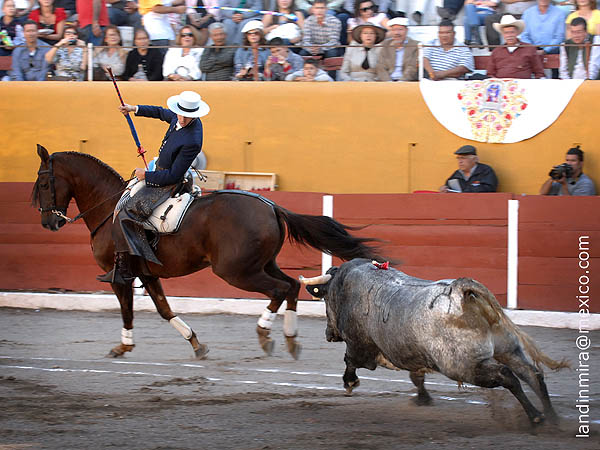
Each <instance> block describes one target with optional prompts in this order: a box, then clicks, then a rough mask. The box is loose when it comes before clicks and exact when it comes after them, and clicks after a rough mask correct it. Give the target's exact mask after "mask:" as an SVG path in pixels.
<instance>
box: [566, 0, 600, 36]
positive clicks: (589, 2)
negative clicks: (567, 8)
mask: <svg viewBox="0 0 600 450" xmlns="http://www.w3.org/2000/svg"><path fill="white" fill-rule="evenodd" d="M576 17H582V18H584V19H585V21H586V22H587V32H588V34H591V35H594V36H595V35H600V11H599V10H597V9H596V0H575V11H573V12H572V13H571V14H569V15H568V16H567V20H566V21H565V23H566V24H567V32H566V38H567V39H571V29H570V25H571V21H572V20H573V19H575V18H576Z"/></svg>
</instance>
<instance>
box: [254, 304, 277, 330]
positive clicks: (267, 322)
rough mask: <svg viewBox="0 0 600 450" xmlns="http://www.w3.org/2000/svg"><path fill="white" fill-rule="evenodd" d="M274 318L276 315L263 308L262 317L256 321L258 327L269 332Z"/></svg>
mask: <svg viewBox="0 0 600 450" xmlns="http://www.w3.org/2000/svg"><path fill="white" fill-rule="evenodd" d="M275 317H277V313H274V312H271V311H270V310H269V308H265V310H264V311H263V313H262V315H261V316H260V319H258V326H259V327H261V328H266V329H267V330H270V329H271V327H272V326H273V321H274V320H275Z"/></svg>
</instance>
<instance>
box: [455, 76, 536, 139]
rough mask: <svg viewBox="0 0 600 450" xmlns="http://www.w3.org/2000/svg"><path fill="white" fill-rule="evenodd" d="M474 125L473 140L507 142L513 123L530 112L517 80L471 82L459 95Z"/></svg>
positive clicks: (523, 90) (524, 94)
mask: <svg viewBox="0 0 600 450" xmlns="http://www.w3.org/2000/svg"><path fill="white" fill-rule="evenodd" d="M457 96H458V100H459V101H460V102H461V105H462V110H463V112H464V113H465V114H466V115H467V118H468V120H469V122H470V123H471V131H472V133H473V139H475V140H476V141H479V142H496V143H498V142H503V141H504V136H505V135H506V132H507V131H508V129H509V128H510V127H511V125H512V124H513V122H514V121H515V120H517V119H518V118H519V116H520V115H521V113H522V111H524V110H525V108H527V97H526V92H525V89H524V88H522V87H520V86H519V82H518V81H517V80H499V79H496V78H490V79H487V80H481V81H479V80H478V81H469V82H467V83H465V87H464V88H463V89H461V90H460V91H459V93H458V94H457Z"/></svg>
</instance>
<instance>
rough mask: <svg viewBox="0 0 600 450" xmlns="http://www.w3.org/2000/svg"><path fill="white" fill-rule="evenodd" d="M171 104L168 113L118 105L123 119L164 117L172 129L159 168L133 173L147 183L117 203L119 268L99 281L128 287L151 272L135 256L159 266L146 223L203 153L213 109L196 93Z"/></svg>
mask: <svg viewBox="0 0 600 450" xmlns="http://www.w3.org/2000/svg"><path fill="white" fill-rule="evenodd" d="M167 106H168V107H169V109H165V108H161V107H159V106H147V105H138V106H131V105H128V104H123V105H122V106H119V111H121V113H123V115H127V114H129V113H130V112H133V113H135V115H136V116H141V117H152V118H154V119H160V120H162V121H163V122H167V123H169V128H168V130H167V132H166V134H165V137H164V138H163V141H162V144H161V147H160V150H159V156H158V160H157V161H156V165H155V170H152V171H148V170H146V169H142V168H137V169H135V176H136V178H137V180H138V183H145V185H144V186H143V187H142V188H141V189H140V190H138V191H137V192H136V194H135V197H131V198H128V199H125V200H126V201H125V203H124V204H121V202H119V206H120V207H121V210H120V211H119V212H118V215H117V217H116V222H117V223H115V224H114V225H113V228H112V237H113V240H114V242H115V265H114V267H113V269H112V270H111V271H109V272H108V273H106V274H104V275H101V276H99V277H98V280H99V281H104V282H107V283H116V284H128V283H131V281H132V280H133V278H135V276H136V275H138V274H139V273H140V272H142V273H143V272H144V271H147V269H145V267H144V266H145V264H142V261H141V260H140V258H132V257H131V256H132V255H133V256H138V257H141V258H143V259H145V260H147V261H152V262H154V263H156V264H161V263H160V261H159V260H158V259H157V257H156V255H155V254H154V251H153V250H152V248H151V247H150V245H149V244H148V241H147V238H146V234H145V231H144V229H143V226H142V222H143V221H144V220H145V219H147V218H148V217H149V216H150V214H151V213H152V210H153V209H154V208H155V207H156V206H158V205H159V204H160V203H162V202H163V201H164V200H166V198H168V197H169V196H170V195H171V194H172V192H173V186H177V185H179V184H180V183H182V182H183V180H184V177H185V174H186V172H187V171H188V170H189V168H190V166H191V164H192V162H193V161H194V159H195V158H196V156H198V154H199V153H200V152H201V151H202V122H201V121H200V117H203V116H205V115H207V114H208V113H209V111H210V107H209V106H208V105H207V104H206V103H205V102H204V101H203V100H202V99H201V97H200V95H198V94H197V93H196V92H192V91H184V92H182V93H181V94H179V95H175V96H173V97H170V98H169V99H168V100H167ZM126 193H127V194H128V191H126ZM119 206H118V207H119ZM118 207H117V209H118Z"/></svg>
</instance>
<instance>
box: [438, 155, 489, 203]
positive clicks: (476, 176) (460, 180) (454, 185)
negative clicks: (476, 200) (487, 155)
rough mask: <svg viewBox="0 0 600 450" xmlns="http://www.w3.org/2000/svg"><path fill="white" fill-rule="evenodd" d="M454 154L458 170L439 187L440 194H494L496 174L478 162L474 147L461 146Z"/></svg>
mask: <svg viewBox="0 0 600 450" xmlns="http://www.w3.org/2000/svg"><path fill="white" fill-rule="evenodd" d="M454 154H455V155H456V159H457V160H458V170H456V171H455V172H454V173H453V174H452V175H450V178H448V179H447V180H446V183H445V184H444V185H443V186H442V187H440V192H444V193H446V192H465V193H477V192H496V190H497V189H498V178H496V173H495V172H494V169H492V168H491V167H490V166H488V165H487V164H482V163H480V162H479V157H478V156H477V149H476V148H475V147H473V146H472V145H463V146H462V147H461V148H459V149H458V150H456V151H455V152H454Z"/></svg>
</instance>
